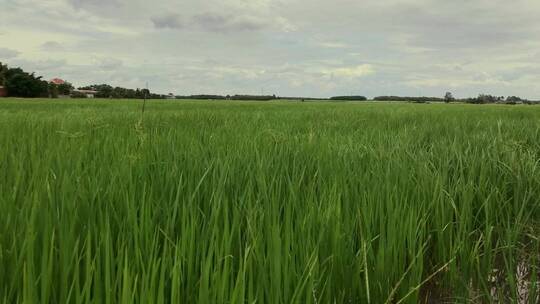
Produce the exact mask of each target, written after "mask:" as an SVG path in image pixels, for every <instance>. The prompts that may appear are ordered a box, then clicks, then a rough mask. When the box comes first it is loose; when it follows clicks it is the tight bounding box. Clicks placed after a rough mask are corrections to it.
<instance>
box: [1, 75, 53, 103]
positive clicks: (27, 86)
mask: <svg viewBox="0 0 540 304" xmlns="http://www.w3.org/2000/svg"><path fill="white" fill-rule="evenodd" d="M4 77H5V86H6V89H7V91H8V95H9V96H14V97H48V95H49V85H48V83H47V82H46V81H43V80H41V77H36V76H35V75H34V73H32V74H29V73H26V72H24V71H23V70H22V69H20V68H15V69H8V70H7V71H6V72H5V76H4Z"/></svg>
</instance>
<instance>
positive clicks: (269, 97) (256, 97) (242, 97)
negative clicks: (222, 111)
mask: <svg viewBox="0 0 540 304" xmlns="http://www.w3.org/2000/svg"><path fill="white" fill-rule="evenodd" d="M176 99H195V100H259V101H268V100H274V99H279V97H276V95H226V96H223V95H208V94H202V95H186V96H176Z"/></svg>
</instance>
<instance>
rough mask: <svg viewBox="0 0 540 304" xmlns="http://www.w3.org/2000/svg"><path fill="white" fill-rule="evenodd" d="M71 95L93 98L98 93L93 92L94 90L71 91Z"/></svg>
mask: <svg viewBox="0 0 540 304" xmlns="http://www.w3.org/2000/svg"><path fill="white" fill-rule="evenodd" d="M73 93H75V94H82V95H85V96H86V98H94V97H95V96H96V94H97V93H98V91H94V90H73Z"/></svg>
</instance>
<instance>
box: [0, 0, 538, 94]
mask: <svg viewBox="0 0 540 304" xmlns="http://www.w3.org/2000/svg"><path fill="white" fill-rule="evenodd" d="M539 16H540V2H539V1H538V0H511V1H509V0H453V1H447V0H400V1H398V0H153V1H148V0H0V61H2V62H5V63H8V64H9V65H10V66H20V67H22V68H24V69H25V70H30V71H36V72H37V73H38V74H40V75H44V76H45V77H46V78H52V77H60V78H64V79H66V80H68V81H71V82H73V83H74V84H75V85H76V86H82V85H87V84H92V83H109V84H112V85H115V86H125V87H132V88H135V87H143V86H144V83H145V82H149V85H150V88H151V90H152V91H156V92H161V93H168V92H174V93H176V94H198V93H214V94H232V93H245V94H260V93H261V92H263V93H265V94H276V95H280V96H307V95H309V96H319V97H326V96H332V95H349V94H362V95H367V96H371V97H372V96H377V95H430V96H442V95H444V93H445V92H446V91H451V92H453V93H454V95H456V96H459V97H465V96H472V95H477V94H478V93H491V94H495V95H504V96H507V95H519V96H522V97H527V98H534V99H540V17H539Z"/></svg>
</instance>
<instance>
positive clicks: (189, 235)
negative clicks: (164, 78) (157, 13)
mask: <svg viewBox="0 0 540 304" xmlns="http://www.w3.org/2000/svg"><path fill="white" fill-rule="evenodd" d="M539 224H540V107H534V106H502V105H491V106H474V105H459V104H456V105H443V104H441V105H436V104H431V105H423V104H385V103H330V102H317V103H297V102H202V101H198V102H196V101H150V102H149V103H148V104H147V106H146V111H145V113H144V116H142V115H141V103H140V101H120V100H54V101H52V100H24V99H0V303H5V304H8V303H250V304H251V303H307V304H318V303H368V304H371V303H393V304H397V303H510V302H514V303H535V302H536V301H537V300H538V298H536V297H537V295H538V290H539V288H540V285H539V284H537V282H538V278H539V273H538V271H539V269H538V268H539V267H538V266H539V265H540V262H539V258H540V240H539V236H540V233H539V232H540V225H539Z"/></svg>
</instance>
